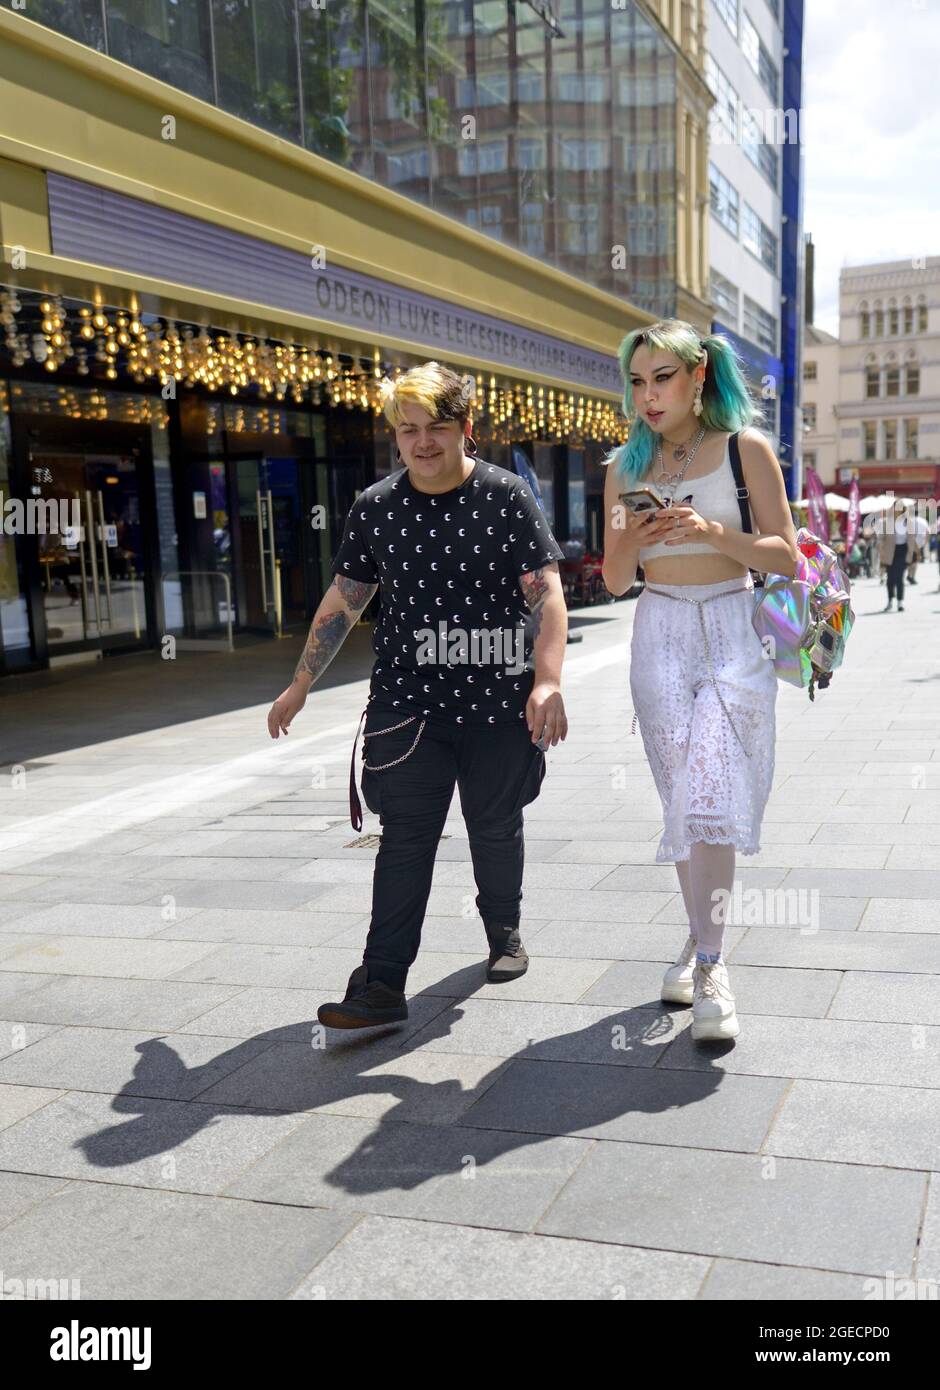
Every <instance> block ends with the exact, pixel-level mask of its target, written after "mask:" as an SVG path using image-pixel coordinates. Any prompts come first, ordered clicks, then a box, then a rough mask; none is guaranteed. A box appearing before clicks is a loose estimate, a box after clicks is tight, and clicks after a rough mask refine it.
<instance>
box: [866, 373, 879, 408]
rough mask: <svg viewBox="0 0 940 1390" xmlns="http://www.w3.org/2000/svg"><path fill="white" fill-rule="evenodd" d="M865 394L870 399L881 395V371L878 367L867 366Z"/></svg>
mask: <svg viewBox="0 0 940 1390" xmlns="http://www.w3.org/2000/svg"><path fill="white" fill-rule="evenodd" d="M865 395H866V396H867V397H868V399H869V400H871V399H872V397H874V396H880V395H881V371H880V370H879V368H878V367H866V368H865Z"/></svg>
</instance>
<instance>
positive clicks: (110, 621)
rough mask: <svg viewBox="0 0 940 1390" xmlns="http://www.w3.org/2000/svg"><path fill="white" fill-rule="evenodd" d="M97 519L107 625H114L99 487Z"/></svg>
mask: <svg viewBox="0 0 940 1390" xmlns="http://www.w3.org/2000/svg"><path fill="white" fill-rule="evenodd" d="M97 497H98V520H99V522H100V523H101V530H100V531H99V533H98V534H99V537H100V540H101V568H102V570H103V571H104V592H105V597H106V598H107V600H108V627H113V626H114V618H113V616H112V613H111V566H110V564H109V563H108V543H107V540H106V539H105V534H104V498H103V497H102V495H101V489H100V488H99V489H98V492H97Z"/></svg>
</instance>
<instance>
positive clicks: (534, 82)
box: [516, 72, 545, 103]
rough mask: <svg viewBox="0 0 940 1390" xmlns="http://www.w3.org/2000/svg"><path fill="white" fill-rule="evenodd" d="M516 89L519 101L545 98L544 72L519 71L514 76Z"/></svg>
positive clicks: (542, 99)
mask: <svg viewBox="0 0 940 1390" xmlns="http://www.w3.org/2000/svg"><path fill="white" fill-rule="evenodd" d="M516 91H517V93H518V96H519V101H520V102H522V103H529V102H533V101H544V100H545V74H544V73H543V72H520V73H519V74H518V75H517V78H516Z"/></svg>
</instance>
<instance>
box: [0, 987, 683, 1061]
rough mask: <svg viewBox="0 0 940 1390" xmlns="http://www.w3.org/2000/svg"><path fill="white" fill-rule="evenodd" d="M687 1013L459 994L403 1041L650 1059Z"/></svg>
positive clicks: (491, 1051) (528, 1053)
mask: <svg viewBox="0 0 940 1390" xmlns="http://www.w3.org/2000/svg"><path fill="white" fill-rule="evenodd" d="M688 1013H689V1011H688V1010H686V1011H684V1015H683V1013H679V1012H677V1013H676V1014H670V1013H669V1012H667V1011H666V1009H665V1008H664V1006H662V1005H661V1004H660V1003H659V1001H658V1000H657V1001H655V1007H651V1008H643V1009H618V1008H616V1007H614V1008H611V1007H609V1006H606V1007H600V1008H596V1007H590V1006H588V1005H586V1004H541V1003H527V1002H525V1001H519V1002H518V1003H517V1002H514V1001H511V1000H505V1001H502V1000H490V999H463V1000H460V1001H459V1002H457V1003H455V1004H454V1005H452V1006H451V1007H450V1008H448V1009H445V1010H443V1011H442V1012H441V1013H440V1014H438V1015H437V1017H436V1018H435V1019H434V1020H433V1021H432V1022H431V1023H429V1024H428V1025H427V1026H426V1027H425V1028H424V1029H423V1030H422V1031H421V1032H420V1033H417V1034H416V1035H415V1037H414V1038H413V1039H412V1040H411V1043H410V1046H412V1047H417V1048H427V1049H428V1050H429V1051H432V1052H465V1053H471V1054H474V1055H477V1056H492V1057H516V1058H521V1057H527V1058H537V1059H543V1060H546V1061H558V1062H591V1063H601V1064H603V1063H608V1064H613V1065H616V1066H626V1067H653V1066H655V1065H656V1063H657V1061H658V1060H659V1059H660V1057H661V1056H662V1055H663V1052H664V1050H665V1048H666V1046H667V1045H668V1044H669V1043H670V1042H671V1041H672V1040H673V1039H674V1038H675V1037H676V1035H677V1034H678V1033H679V1032H680V1031H681V1030H682V1029H684V1028H686V1027H687V1026H688V1023H689V1017H688ZM0 1074H2V1071H0Z"/></svg>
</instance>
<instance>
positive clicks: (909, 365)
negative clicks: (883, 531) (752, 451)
mask: <svg viewBox="0 0 940 1390" xmlns="http://www.w3.org/2000/svg"><path fill="white" fill-rule="evenodd" d="M833 344H835V346H834V347H833ZM938 349H940V256H924V257H922V258H920V259H916V258H915V259H912V260H907V261H890V262H883V263H880V264H875V265H858V266H851V267H848V268H846V269H845V270H843V271H842V273H841V275H840V277H839V337H838V339H837V340H835V339H832V338H831V336H830V335H828V334H826V335H825V336H824V340H823V341H817V340H816V334H815V333H813V334H810V333H807V337H806V341H805V346H804V359H803V366H804V382H803V394H804V406H803V409H804V416H805V423H806V433H805V435H804V449H805V451H806V453H807V455H808V456H809V457H810V458H814V459H816V460H817V465H816V467H817V472H818V473H819V475H820V477H821V478H822V480H823V481H824V482H825V483H826V485H827V486H828V487H831V488H832V490H833V491H835V492H841V493H843V494H846V493H847V492H848V488H849V486H850V484H851V480H852V477H853V476H856V477H858V480H859V488H860V490H861V493H862V496H868V495H875V494H879V493H882V492H893V493H894V495H895V496H896V497H913V498H915V499H917V498H933V499H937V498H940V350H938ZM833 353H835V354H836V359H835V367H833ZM831 437H834V438H831ZM830 438H831V442H830Z"/></svg>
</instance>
